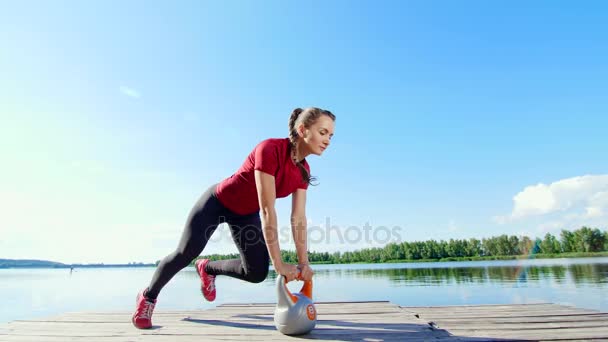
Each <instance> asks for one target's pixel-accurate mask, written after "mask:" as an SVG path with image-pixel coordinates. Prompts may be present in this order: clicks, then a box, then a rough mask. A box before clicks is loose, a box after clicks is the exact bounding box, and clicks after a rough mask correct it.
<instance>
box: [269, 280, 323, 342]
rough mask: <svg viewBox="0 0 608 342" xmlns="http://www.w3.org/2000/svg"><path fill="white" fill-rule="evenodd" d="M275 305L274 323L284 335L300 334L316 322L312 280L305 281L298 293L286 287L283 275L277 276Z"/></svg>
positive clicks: (304, 332) (312, 326) (309, 329)
mask: <svg viewBox="0 0 608 342" xmlns="http://www.w3.org/2000/svg"><path fill="white" fill-rule="evenodd" d="M298 278H299V277H298ZM277 297H278V301H277V306H276V308H275V309H274V325H275V326H276V328H277V330H278V331H280V332H281V333H283V334H285V335H302V334H306V333H308V332H310V331H311V330H312V329H313V328H314V327H315V325H316V324H317V309H316V308H315V304H314V303H313V301H312V280H310V281H305V282H304V285H303V286H302V289H301V290H300V292H299V293H295V294H292V293H291V292H290V291H289V289H288V288H287V285H286V281H285V276H283V275H279V276H278V277H277Z"/></svg>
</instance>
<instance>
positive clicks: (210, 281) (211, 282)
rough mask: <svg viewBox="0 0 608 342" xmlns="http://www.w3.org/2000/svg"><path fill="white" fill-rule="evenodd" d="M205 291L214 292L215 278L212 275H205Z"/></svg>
mask: <svg viewBox="0 0 608 342" xmlns="http://www.w3.org/2000/svg"><path fill="white" fill-rule="evenodd" d="M206 280H207V291H209V292H211V291H213V290H215V277H214V276H212V275H207V279H206Z"/></svg>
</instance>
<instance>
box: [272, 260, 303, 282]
mask: <svg viewBox="0 0 608 342" xmlns="http://www.w3.org/2000/svg"><path fill="white" fill-rule="evenodd" d="M277 266H278V267H276V268H275V270H276V271H277V273H279V274H280V275H282V276H285V282H286V283H288V282H290V281H292V280H294V279H297V278H298V272H299V271H298V268H297V267H296V265H292V264H285V263H281V264H279V265H277Z"/></svg>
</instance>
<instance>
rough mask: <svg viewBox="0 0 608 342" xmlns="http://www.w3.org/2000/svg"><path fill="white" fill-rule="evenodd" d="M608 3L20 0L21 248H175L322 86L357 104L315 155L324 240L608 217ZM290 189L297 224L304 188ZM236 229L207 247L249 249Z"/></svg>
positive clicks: (532, 228)
mask: <svg viewBox="0 0 608 342" xmlns="http://www.w3.org/2000/svg"><path fill="white" fill-rule="evenodd" d="M607 16H608V6H607V5H606V4H605V3H604V2H600V1H596V2H593V1H589V2H585V4H584V5H582V4H577V3H575V2H566V1H538V2H534V3H529V2H526V1H494V2H485V1H460V2H448V1H394V2H390V1H384V2H371V1H368V2H363V1H329V2H323V1H312V2H308V3H306V4H304V3H296V2H284V1H270V2H264V3H260V2H253V1H229V2H219V1H217V2H205V1H192V2H186V1H179V2H176V3H160V2H157V3H150V2H144V1H130V2H128V3H124V2H120V1H103V2H102V1H96V2H77V1H64V2H32V1H23V2H19V3H12V4H10V5H5V6H3V10H2V13H1V14H0V51H1V53H0V75H2V77H0V115H1V116H2V120H1V122H2V125H1V126H0V127H1V129H0V130H1V131H2V134H1V135H0V152H1V153H2V156H3V158H2V167H1V168H0V174H1V177H0V187H1V189H2V191H1V194H0V204H1V205H2V207H3V213H2V215H1V218H0V229H1V230H2V234H1V235H0V258H41V259H51V260H57V261H63V262H130V261H144V262H150V261H155V260H158V259H160V258H162V257H163V256H164V255H166V254H167V253H169V252H171V251H172V249H173V248H174V247H175V246H176V243H177V241H178V239H179V235H180V233H181V229H182V227H183V224H184V222H185V219H186V216H187V214H188V212H189V210H190V208H191V207H192V205H193V204H194V202H195V201H196V199H197V198H198V196H200V194H201V193H202V191H204V190H205V189H206V188H207V187H208V186H209V185H211V184H212V183H213V182H217V181H220V180H221V179H223V178H225V177H228V176H230V175H231V174H232V173H233V172H234V171H235V170H236V169H237V168H238V167H239V166H240V164H241V163H242V162H243V160H244V158H245V156H246V155H247V154H248V153H249V152H250V151H251V149H252V148H253V147H254V146H255V144H256V143H257V142H259V141H261V140H263V139H266V138H269V137H286V136H287V119H288V117H289V114H290V112H291V110H292V109H293V108H295V107H307V106H317V107H322V108H326V109H329V110H331V111H332V112H333V113H334V114H336V116H337V121H336V131H335V137H334V139H333V142H332V145H331V146H330V148H329V149H328V150H327V151H326V152H325V153H324V155H323V156H322V157H320V158H319V157H316V156H311V157H309V163H310V165H311V169H312V172H313V174H314V175H316V176H317V177H318V178H319V181H320V185H319V186H317V187H311V189H310V191H309V195H308V209H307V211H308V219H309V223H310V225H311V227H320V229H317V230H316V231H315V232H314V233H313V235H314V236H311V238H314V239H313V240H314V241H311V243H310V249H311V250H317V251H335V250H352V249H357V248H362V247H371V246H378V245H383V243H384V242H385V241H386V240H387V239H386V237H387V235H386V234H385V233H386V231H387V230H386V229H384V228H382V227H383V226H385V227H388V228H390V229H393V228H394V227H397V228H398V229H397V230H393V232H397V234H393V235H391V237H392V238H394V239H395V240H398V241H413V240H426V239H431V238H433V239H450V238H470V237H477V238H482V237H486V236H494V235H499V234H516V235H519V234H527V235H529V236H542V235H544V234H545V233H546V232H552V233H559V230H560V229H562V228H565V229H570V230H573V229H576V228H578V227H580V226H581V225H591V226H595V227H599V228H603V229H605V228H606V226H607V225H606V222H607V221H606V219H607V217H608V173H607V172H606V170H607V166H608V162H607V161H606V160H607V158H606V157H605V151H606V150H607V149H608V139H606V138H605V134H606V128H607V127H608V116H607V115H606V113H607V109H608V102H607V101H606V93H607V91H608V81H607V80H608V62H607V61H608V44H607V43H608V42H607V39H606V37H607V36H608V32H607V31H608V30H607V28H606V25H605V22H606V17H607ZM277 208H278V211H279V225H280V226H281V227H282V228H281V229H284V230H285V229H286V230H288V229H289V228H288V226H287V224H288V217H289V208H290V199H289V198H286V199H282V200H279V202H278V203H277ZM328 221H329V222H330V225H335V226H336V227H337V228H336V230H334V233H332V234H334V235H329V236H323V234H325V232H326V231H325V225H326V222H328ZM366 224H368V225H369V227H371V228H370V232H372V233H373V232H376V235H375V239H373V238H372V239H371V241H366V240H365V239H357V238H356V231H359V232H361V231H362V230H364V229H366V228H364V227H366ZM348 227H356V228H352V230H351V233H352V234H355V235H351V238H350V240H349V241H340V240H339V239H338V234H342V233H344V232H345V231H346V230H347V229H348ZM390 229H389V230H390ZM340 232H341V233H340ZM227 234H228V233H227V230H226V227H220V229H219V230H218V233H217V234H216V235H217V236H216V240H214V242H213V243H210V244H209V246H208V248H207V249H206V250H205V252H204V253H215V252H219V253H224V252H235V251H236V249H235V248H234V246H233V245H232V243H231V241H230V237H229V235H227ZM292 246H293V245H292V244H291V241H285V243H283V244H282V247H284V248H290V247H292Z"/></svg>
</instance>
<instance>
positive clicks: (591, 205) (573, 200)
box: [509, 175, 608, 220]
mask: <svg viewBox="0 0 608 342" xmlns="http://www.w3.org/2000/svg"><path fill="white" fill-rule="evenodd" d="M513 202H514V206H513V211H512V212H511V215H510V217H509V218H510V219H511V220H517V219H523V218H527V217H532V216H538V215H546V214H551V213H556V212H564V215H572V212H569V210H575V209H577V208H580V207H583V208H584V211H583V212H584V215H587V216H593V217H597V216H598V215H602V214H603V212H604V209H606V208H608V175H586V176H580V177H572V178H566V179H562V180H558V181H556V182H553V183H551V184H548V185H547V184H543V183H540V184H536V185H530V186H527V187H525V188H524V189H523V190H522V191H520V192H519V193H518V194H517V195H515V196H514V197H513ZM583 212H581V214H583Z"/></svg>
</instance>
